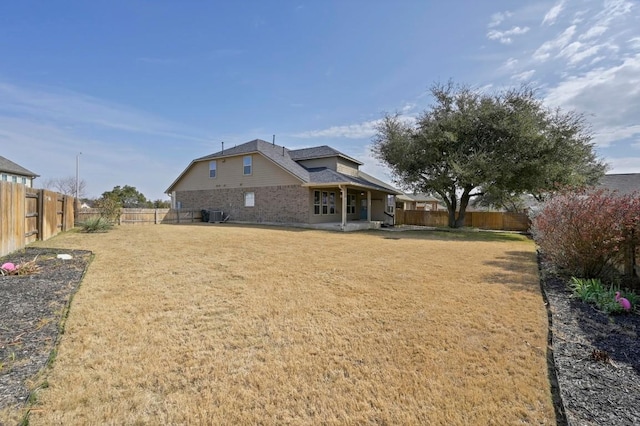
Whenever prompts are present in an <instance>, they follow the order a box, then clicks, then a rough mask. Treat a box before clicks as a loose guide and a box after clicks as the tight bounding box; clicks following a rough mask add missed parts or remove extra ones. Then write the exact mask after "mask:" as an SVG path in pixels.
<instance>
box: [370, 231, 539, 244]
mask: <svg viewBox="0 0 640 426" xmlns="http://www.w3.org/2000/svg"><path fill="white" fill-rule="evenodd" d="M361 232H365V233H367V234H369V235H375V236H378V237H381V238H384V239H386V240H432V241H487V242H514V241H528V240H529V237H527V236H526V235H523V234H518V233H515V232H496V231H478V230H473V229H449V228H436V229H427V230H424V231H423V230H419V231H413V230H411V231H381V230H369V231H361Z"/></svg>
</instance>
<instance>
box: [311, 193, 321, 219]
mask: <svg viewBox="0 0 640 426" xmlns="http://www.w3.org/2000/svg"><path fill="white" fill-rule="evenodd" d="M313 214H320V191H313Z"/></svg>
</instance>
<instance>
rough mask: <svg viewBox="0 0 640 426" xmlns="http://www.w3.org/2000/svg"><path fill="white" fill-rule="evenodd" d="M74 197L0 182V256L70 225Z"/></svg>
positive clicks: (71, 225)
mask: <svg viewBox="0 0 640 426" xmlns="http://www.w3.org/2000/svg"><path fill="white" fill-rule="evenodd" d="M73 203H74V198H73V197H71V196H68V195H63V194H58V193H57V192H53V191H48V190H46V189H32V188H27V187H26V186H25V185H23V184H19V183H13V182H0V256H4V255H5V254H8V253H11V252H13V251H16V250H20V249H22V248H24V247H25V246H26V245H27V244H29V243H31V242H33V241H36V240H43V241H44V240H48V239H49V238H51V237H53V236H54V235H56V234H57V233H58V232H61V231H66V230H68V229H71V228H73Z"/></svg>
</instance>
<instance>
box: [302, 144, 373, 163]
mask: <svg viewBox="0 0 640 426" xmlns="http://www.w3.org/2000/svg"><path fill="white" fill-rule="evenodd" d="M289 155H290V156H291V159H292V160H294V161H302V160H311V159H314V158H327V157H342V158H345V159H347V160H349V161H351V162H353V163H356V164H358V165H360V166H361V165H363V164H364V163H362V162H360V161H358V160H356V159H354V158H351V157H349V156H348V155H345V154H343V153H341V152H340V151H338V150H335V149H333V148H331V147H330V146H327V145H322V146H314V147H311V148H302V149H294V150H291V151H289Z"/></svg>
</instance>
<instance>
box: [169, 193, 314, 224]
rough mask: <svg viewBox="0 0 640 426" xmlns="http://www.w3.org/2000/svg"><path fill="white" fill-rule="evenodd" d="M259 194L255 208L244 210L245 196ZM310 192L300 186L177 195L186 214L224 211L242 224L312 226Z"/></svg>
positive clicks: (245, 208) (256, 195)
mask: <svg viewBox="0 0 640 426" xmlns="http://www.w3.org/2000/svg"><path fill="white" fill-rule="evenodd" d="M246 192H253V193H254V194H255V206H254V207H245V206H244V194H245V193H246ZM309 199H310V195H309V190H308V189H307V188H304V187H302V186H300V185H280V186H272V187H243V188H217V189H213V190H212V189H208V190H206V189H205V190H195V191H176V200H177V201H179V202H180V203H181V204H182V209H184V210H201V209H206V210H222V211H223V212H224V213H225V215H226V214H228V215H229V220H232V221H241V222H256V223H260V222H276V223H308V222H309Z"/></svg>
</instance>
